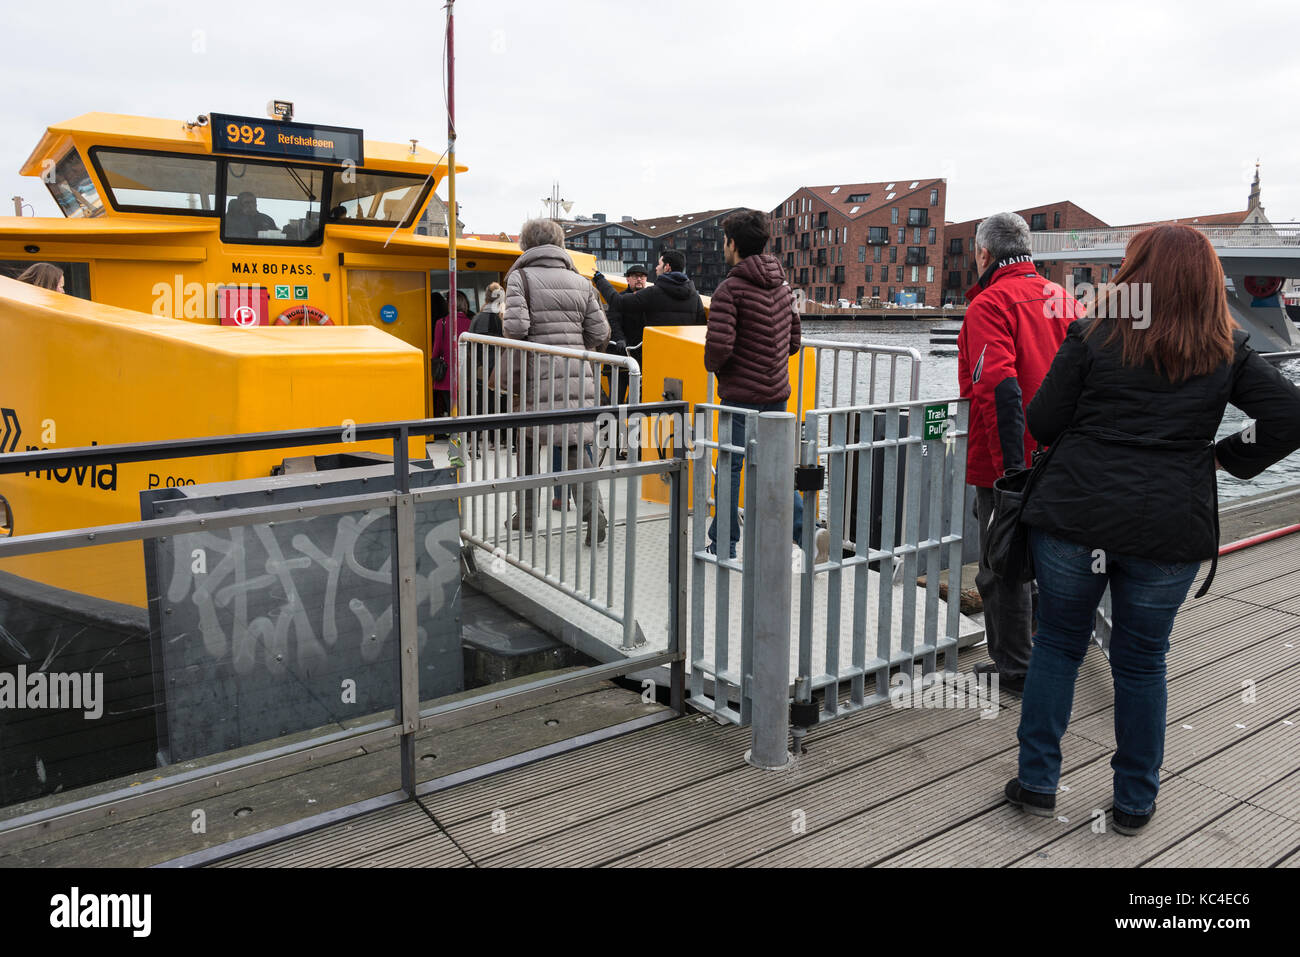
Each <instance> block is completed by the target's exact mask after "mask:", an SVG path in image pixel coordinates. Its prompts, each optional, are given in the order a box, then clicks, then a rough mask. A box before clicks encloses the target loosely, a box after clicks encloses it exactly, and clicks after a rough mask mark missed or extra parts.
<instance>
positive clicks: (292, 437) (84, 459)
mask: <svg viewBox="0 0 1300 957" xmlns="http://www.w3.org/2000/svg"><path fill="white" fill-rule="evenodd" d="M620 408H621V409H626V411H627V415H628V417H629V418H630V417H632V416H641V415H660V414H666V415H672V414H674V413H679V414H681V413H684V411H685V403H683V402H649V403H637V404H636V405H632V404H629V405H627V406H621V407H620ZM606 412H608V408H607V407H606V408H604V409H602V408H587V409H557V410H553V411H552V410H542V411H538V412H519V413H516V416H517V418H518V421H519V424H520V425H521V426H523V425H526V426H527V427H529V428H532V427H539V428H540V427H545V426H548V425H572V424H575V423H582V422H587V421H595V420H597V419H599V417H600V415H602V414H604V413H606ZM494 428H500V419H499V417H497V416H491V415H477V416H459V417H456V418H450V417H442V418H431V419H409V420H406V421H396V422H371V423H358V424H356V425H346V426H345V425H337V426H328V427H321V428H312V429H288V430H285V431H282V432H252V433H248V434H246V435H220V436H213V437H211V438H192V439H162V440H159V441H156V442H124V443H121V444H118V445H90V446H82V447H81V448H72V449H41V450H39V451H34V452H10V453H8V454H6V455H0V475H12V474H13V473H15V472H30V471H33V469H34V467H36V466H39V467H40V468H41V470H42V471H43V470H45V469H48V468H65V467H67V466H74V467H75V466H80V465H109V464H112V463H117V464H119V465H120V464H126V463H130V462H153V461H161V460H163V459H180V458H197V457H201V456H205V455H225V454H229V453H232V452H257V451H265V450H266V449H288V448H302V447H304V446H311V445H353V444H358V443H361V442H371V441H379V440H382V439H392V440H400V439H401V438H402V437H403V436H405V437H407V438H415V437H420V436H430V435H450V434H452V433H455V432H478V431H489V430H491V429H494ZM345 429H346V431H347V432H348V433H349V435H350V436H352V437H351V438H348V439H343V438H341V437H340V431H341V430H345Z"/></svg>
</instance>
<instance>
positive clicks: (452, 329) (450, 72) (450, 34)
mask: <svg viewBox="0 0 1300 957" xmlns="http://www.w3.org/2000/svg"><path fill="white" fill-rule="evenodd" d="M455 3H456V0H447V271H448V276H449V279H448V283H447V296H448V302H447V316H448V321H447V337H448V339H449V340H450V342H448V344H447V355H448V356H450V357H451V361H450V362H449V363H448V366H449V369H448V372H449V375H450V379H449V380H448V385H449V386H450V387H451V393H450V396H449V398H450V400H451V403H450V404H451V414H452V415H457V414H459V411H460V410H459V409H458V407H457V406H458V404H459V403H458V400H457V396H458V395H459V383H458V379H459V375H460V355H459V349H458V347H459V343H458V342H457V336H456V316H457V307H456V221H457V215H456V44H455V12H454V10H453V9H452V8H453V7H454V6H455Z"/></svg>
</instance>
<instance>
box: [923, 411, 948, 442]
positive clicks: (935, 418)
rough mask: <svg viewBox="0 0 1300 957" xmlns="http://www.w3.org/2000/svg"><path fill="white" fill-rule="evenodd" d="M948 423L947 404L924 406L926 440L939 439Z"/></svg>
mask: <svg viewBox="0 0 1300 957" xmlns="http://www.w3.org/2000/svg"><path fill="white" fill-rule="evenodd" d="M947 425H948V404H947V403H946V402H945V403H944V404H943V405H927V406H926V407H925V433H924V436H923V437H924V438H925V440H926V441H929V440H931V439H941V438H943V434H944V432H945V431H946V429H947Z"/></svg>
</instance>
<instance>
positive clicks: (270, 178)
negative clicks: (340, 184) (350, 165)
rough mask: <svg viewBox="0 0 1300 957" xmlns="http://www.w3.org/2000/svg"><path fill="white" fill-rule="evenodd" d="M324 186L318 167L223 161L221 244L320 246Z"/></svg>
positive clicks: (321, 171) (321, 173)
mask: <svg viewBox="0 0 1300 957" xmlns="http://www.w3.org/2000/svg"><path fill="white" fill-rule="evenodd" d="M324 184H325V171H324V170H322V169H320V168H319V167H312V166H289V165H285V164H281V163H260V162H252V161H249V162H235V161H234V160H229V161H227V163H226V209H225V212H224V214H223V215H222V217H221V238H222V240H224V241H225V242H228V243H276V244H280V245H288V246H317V245H320V237H321V217H320V204H321V193H322V192H323V188H324Z"/></svg>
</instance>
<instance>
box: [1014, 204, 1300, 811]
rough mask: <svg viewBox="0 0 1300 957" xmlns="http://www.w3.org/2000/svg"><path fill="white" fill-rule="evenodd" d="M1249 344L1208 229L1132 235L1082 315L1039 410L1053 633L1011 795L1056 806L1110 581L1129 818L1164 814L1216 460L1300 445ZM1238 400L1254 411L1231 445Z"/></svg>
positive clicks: (1043, 583) (1293, 396) (1034, 504)
mask: <svg viewBox="0 0 1300 957" xmlns="http://www.w3.org/2000/svg"><path fill="white" fill-rule="evenodd" d="M1247 338H1248V336H1247V334H1246V333H1245V332H1243V331H1242V330H1240V329H1239V328H1237V327H1236V326H1235V324H1234V323H1233V321H1232V318H1231V316H1230V315H1229V313H1228V303H1227V298H1226V295H1225V291H1224V281H1223V267H1222V266H1221V265H1220V263H1219V259H1218V256H1217V255H1216V254H1215V252H1214V247H1213V246H1211V245H1210V242H1209V240H1208V239H1206V237H1205V236H1204V235H1203V234H1202V233H1200V232H1199V231H1197V230H1195V229H1192V228H1191V227H1189V226H1155V227H1152V228H1150V229H1147V230H1143V231H1142V232H1141V233H1138V234H1137V235H1136V236H1134V237H1133V239H1132V240H1131V241H1130V242H1129V245H1128V250H1127V252H1126V257H1125V260H1124V264H1123V266H1122V268H1121V269H1120V271H1119V273H1118V274H1117V275H1116V276H1115V280H1114V283H1113V284H1111V285H1108V286H1102V288H1101V290H1100V292H1099V293H1098V295H1097V298H1096V301H1095V302H1094V303H1093V306H1092V308H1091V310H1090V314H1089V318H1087V319H1082V320H1079V321H1077V322H1074V323H1072V324H1071V325H1070V327H1069V331H1068V334H1067V336H1066V339H1065V342H1064V343H1063V344H1062V345H1061V348H1060V351H1059V352H1057V354H1056V358H1055V359H1054V360H1053V361H1052V366H1051V368H1050V369H1049V370H1048V373H1047V377H1046V378H1045V379H1044V380H1043V383H1042V385H1041V386H1040V387H1039V389H1038V393H1037V395H1035V396H1034V399H1033V401H1032V402H1031V403H1030V404H1029V410H1028V421H1029V429H1030V432H1031V433H1032V434H1033V436H1034V438H1035V439H1036V440H1037V441H1038V442H1041V443H1043V444H1045V445H1048V446H1051V447H1052V448H1051V449H1050V451H1049V454H1050V458H1049V459H1047V461H1046V462H1045V463H1044V469H1043V472H1042V474H1041V475H1039V476H1038V477H1037V478H1036V479H1035V484H1034V487H1033V489H1032V491H1031V492H1030V493H1029V495H1028V497H1027V499H1026V503H1025V507H1024V511H1023V512H1022V519H1023V521H1024V522H1025V524H1026V525H1028V526H1029V541H1030V548H1031V549H1032V552H1033V557H1034V568H1035V571H1036V574H1037V578H1038V598H1039V606H1038V633H1037V634H1036V635H1035V636H1034V647H1033V654H1032V656H1031V658H1030V662H1029V673H1028V675H1027V677H1026V679H1025V689H1024V696H1023V704H1022V707H1021V717H1020V727H1019V732H1018V737H1019V740H1020V766H1019V774H1018V776H1017V777H1016V778H1014V779H1012V780H1011V781H1009V782H1008V783H1007V786H1006V796H1007V799H1008V800H1009V801H1011V802H1012V803H1013V804H1017V805H1019V806H1020V807H1021V808H1023V809H1025V810H1027V811H1030V812H1031V813H1035V814H1040V815H1044V816H1049V815H1052V814H1054V813H1055V804H1056V790H1057V783H1058V780H1059V777H1060V769H1061V737H1062V735H1063V734H1064V733H1065V729H1066V726H1067V724H1068V723H1069V720H1070V708H1071V705H1072V703H1073V699H1074V683H1075V677H1076V675H1077V673H1078V669H1079V663H1080V662H1081V661H1082V660H1083V656H1084V652H1085V651H1086V650H1087V648H1088V643H1089V640H1090V638H1091V635H1092V630H1093V622H1094V615H1095V613H1096V610H1097V605H1098V602H1099V601H1100V600H1101V596H1102V592H1103V591H1104V590H1105V588H1106V585H1107V583H1109V585H1110V591H1111V598H1112V603H1113V607H1112V614H1113V619H1114V620H1113V624H1112V627H1111V639H1110V667H1111V674H1112V677H1113V680H1114V683H1115V742H1116V752H1115V756H1114V758H1113V759H1112V761H1111V768H1112V769H1113V771H1114V806H1113V822H1114V828H1115V830H1116V831H1118V832H1119V833H1121V834H1134V833H1136V832H1137V831H1138V830H1140V829H1141V828H1142V827H1144V826H1145V825H1146V823H1147V822H1148V821H1149V820H1150V819H1151V816H1152V815H1153V814H1154V813H1155V801H1156V792H1157V791H1158V789H1159V785H1160V766H1161V761H1162V759H1163V757H1164V741H1165V705H1166V697H1167V690H1166V686H1165V654H1166V652H1167V651H1168V648H1169V635H1170V632H1171V630H1172V628H1173V623H1174V615H1175V614H1176V613H1177V611H1178V608H1179V606H1180V605H1181V604H1182V602H1183V599H1184V598H1185V597H1186V595H1187V592H1188V589H1189V587H1190V586H1191V583H1192V580H1193V579H1194V578H1195V576H1196V571H1197V568H1198V567H1199V564H1200V563H1201V562H1202V561H1204V560H1205V559H1213V558H1215V556H1216V555H1217V553H1218V501H1217V494H1216V483H1215V469H1216V467H1218V468H1223V469H1226V470H1227V471H1228V472H1230V473H1231V474H1233V475H1235V476H1237V477H1238V478H1243V479H1245V478H1251V477H1253V476H1255V475H1258V474H1259V473H1260V472H1262V471H1263V470H1264V469H1266V468H1268V467H1269V466H1270V465H1272V464H1273V463H1275V462H1277V461H1278V460H1279V459H1282V458H1283V457H1285V456H1286V455H1289V454H1290V453H1291V452H1293V451H1294V450H1295V449H1296V448H1300V389H1297V388H1296V387H1295V386H1294V385H1292V384H1291V383H1290V382H1289V381H1287V379H1286V378H1285V377H1284V376H1283V375H1282V374H1281V373H1280V372H1278V371H1277V369H1275V368H1274V367H1273V366H1272V365H1270V364H1269V363H1268V362H1267V361H1266V360H1265V359H1263V358H1261V357H1260V356H1259V355H1258V354H1257V353H1255V352H1254V351H1253V350H1252V349H1251V348H1250V346H1249V345H1247V344H1246V340H1247ZM1229 402H1231V403H1232V404H1233V405H1235V406H1236V407H1237V408H1239V409H1241V410H1242V411H1244V412H1245V413H1246V414H1247V415H1250V416H1254V417H1255V422H1254V423H1253V424H1251V425H1249V426H1248V427H1247V428H1246V429H1245V430H1244V431H1242V432H1239V433H1236V434H1234V435H1230V436H1228V437H1227V438H1225V439H1223V440H1222V441H1220V442H1218V443H1217V444H1216V443H1215V442H1214V436H1215V434H1216V432H1217V430H1218V427H1219V423H1220V421H1221V420H1222V418H1223V412H1224V408H1225V406H1226V405H1227V403H1229ZM1213 574H1214V566H1213V565H1211V568H1210V576H1209V577H1213ZM1208 585H1209V579H1208V578H1207V580H1206V583H1205V585H1204V586H1202V588H1201V591H1200V592H1199V593H1198V594H1203V593H1204V592H1205V589H1206V588H1207V587H1208Z"/></svg>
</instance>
